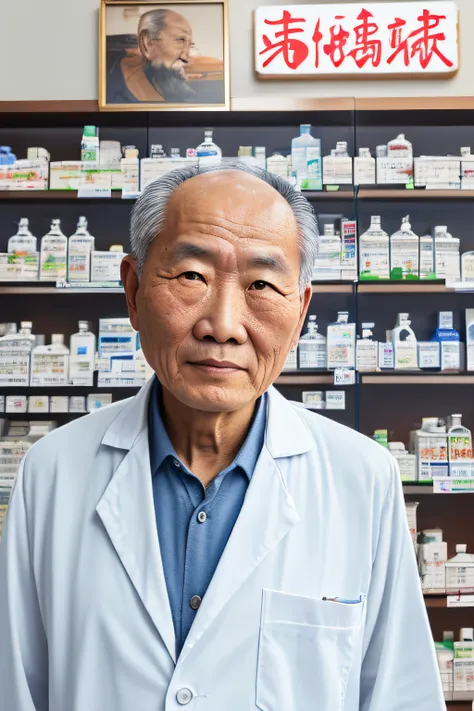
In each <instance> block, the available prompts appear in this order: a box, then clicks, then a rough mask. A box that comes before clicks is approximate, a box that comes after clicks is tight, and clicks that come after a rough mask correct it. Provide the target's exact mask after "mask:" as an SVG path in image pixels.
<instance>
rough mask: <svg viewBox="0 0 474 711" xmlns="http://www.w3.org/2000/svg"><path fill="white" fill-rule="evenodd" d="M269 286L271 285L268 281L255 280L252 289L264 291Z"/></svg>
mask: <svg viewBox="0 0 474 711" xmlns="http://www.w3.org/2000/svg"><path fill="white" fill-rule="evenodd" d="M267 286H270V284H269V283H268V282H266V281H262V280H259V281H254V283H253V284H252V285H251V287H250V288H251V289H255V290H256V291H263V290H264V289H265V288H266V287H267Z"/></svg>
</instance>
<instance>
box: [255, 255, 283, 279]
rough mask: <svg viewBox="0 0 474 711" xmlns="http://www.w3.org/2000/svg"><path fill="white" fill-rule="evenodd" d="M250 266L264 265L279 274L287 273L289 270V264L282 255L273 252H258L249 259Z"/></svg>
mask: <svg viewBox="0 0 474 711" xmlns="http://www.w3.org/2000/svg"><path fill="white" fill-rule="evenodd" d="M248 263H249V266H251V267H265V268H266V269H270V270H271V271H274V272H278V273H280V274H287V273H288V272H289V271H290V268H289V264H288V262H287V261H286V259H284V258H283V257H280V256H279V255H273V254H258V255H255V256H254V257H251V258H250V259H249V262H248Z"/></svg>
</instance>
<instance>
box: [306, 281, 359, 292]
mask: <svg viewBox="0 0 474 711" xmlns="http://www.w3.org/2000/svg"><path fill="white" fill-rule="evenodd" d="M354 284H355V282H353V281H321V282H315V283H314V284H312V285H311V289H312V291H313V294H352V293H353V292H354Z"/></svg>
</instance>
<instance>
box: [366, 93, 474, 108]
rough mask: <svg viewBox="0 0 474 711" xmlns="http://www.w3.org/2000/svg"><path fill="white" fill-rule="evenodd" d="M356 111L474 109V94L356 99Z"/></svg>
mask: <svg viewBox="0 0 474 711" xmlns="http://www.w3.org/2000/svg"><path fill="white" fill-rule="evenodd" d="M355 109H356V111H462V110H472V109H474V96H420V97H400V98H392V97H386V98H384V97H382V98H371V97H367V98H360V99H355Z"/></svg>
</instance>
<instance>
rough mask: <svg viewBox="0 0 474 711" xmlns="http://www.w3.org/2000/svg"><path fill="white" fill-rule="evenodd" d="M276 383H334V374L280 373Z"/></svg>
mask: <svg viewBox="0 0 474 711" xmlns="http://www.w3.org/2000/svg"><path fill="white" fill-rule="evenodd" d="M276 385H334V375H333V374H332V373H329V374H328V373H321V375H311V374H308V375H305V374H304V373H301V374H300V373H298V374H295V375H280V377H279V378H277V380H276Z"/></svg>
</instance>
